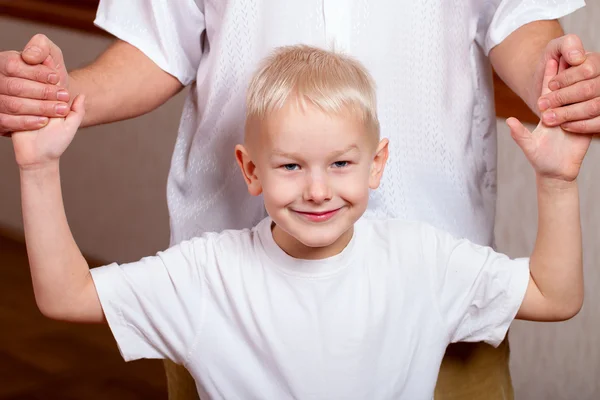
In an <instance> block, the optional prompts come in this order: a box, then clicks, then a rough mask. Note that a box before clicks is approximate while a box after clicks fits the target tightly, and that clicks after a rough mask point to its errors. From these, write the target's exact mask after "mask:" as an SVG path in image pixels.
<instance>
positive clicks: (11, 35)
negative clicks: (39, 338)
mask: <svg viewBox="0 0 600 400" xmlns="http://www.w3.org/2000/svg"><path fill="white" fill-rule="evenodd" d="M37 32H43V33H45V34H46V35H48V36H49V37H50V38H52V40H54V41H55V42H56V43H57V44H58V45H59V46H60V47H61V48H62V50H63V53H64V57H65V62H66V65H67V66H68V67H69V68H75V67H77V66H80V65H84V64H86V63H88V62H90V61H92V60H93V59H94V58H95V57H96V56H97V55H98V54H100V53H101V52H102V50H103V49H104V48H106V47H107V46H108V44H109V43H110V39H108V38H105V37H99V36H95V35H86V34H81V33H79V32H74V31H69V30H64V29H56V28H52V27H48V26H45V25H38V24H30V23H24V22H22V21H18V20H12V19H7V18H2V17H0V49H3V50H4V49H22V48H23V46H24V45H25V44H26V43H27V41H28V40H29V38H30V37H31V36H32V35H33V34H35V33H37ZM183 98H184V97H183V94H179V95H178V96H177V97H176V98H174V99H172V100H171V101H169V102H168V103H167V104H165V105H164V106H162V107H161V108H160V109H158V110H156V111H154V112H153V113H151V114H148V115H146V116H143V117H141V118H137V119H135V120H133V121H126V122H120V123H115V124H110V125H105V126H99V127H93V128H88V129H83V130H81V131H80V132H79V133H78V135H77V137H76V139H75V140H74V142H73V144H72V145H71V147H70V148H69V149H68V150H67V152H66V153H65V155H64V157H63V158H62V160H61V172H62V184H63V190H64V198H65V204H66V208H67V215H68V218H69V222H70V224H71V227H72V230H73V232H74V235H75V238H76V239H77V241H78V243H79V245H80V247H81V248H82V250H83V252H84V253H85V254H88V255H90V256H91V257H94V258H98V259H103V260H118V261H131V260H135V259H138V258H140V257H141V256H143V255H147V254H152V253H154V252H156V251H157V250H160V249H163V248H165V247H166V246H167V245H168V244H169V219H168V214H167V208H166V189H165V188H166V179H167V172H168V169H169V163H170V160H171V153H172V150H173V145H174V141H175V136H176V133H177V126H178V123H179V116H180V113H181V110H182V109H183ZM0 139H3V140H0V171H1V172H0V229H1V230H4V231H7V230H8V231H10V232H12V233H14V234H16V235H20V234H21V233H22V224H21V214H20V204H19V201H20V200H19V191H18V188H19V186H18V178H19V176H18V170H17V168H16V166H15V162H14V156H13V151H12V145H11V143H10V140H8V139H4V138H0Z"/></svg>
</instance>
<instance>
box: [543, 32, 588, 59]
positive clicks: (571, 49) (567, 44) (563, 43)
mask: <svg viewBox="0 0 600 400" xmlns="http://www.w3.org/2000/svg"><path fill="white" fill-rule="evenodd" d="M561 57H562V58H564V59H565V61H566V62H567V63H569V65H572V66H574V65H579V64H581V63H583V62H584V61H585V59H586V54H585V51H584V49H583V43H582V42H581V39H580V38H579V36H577V35H574V34H569V35H564V36H561V37H559V38H556V39H553V40H551V41H550V42H549V43H548V45H547V46H546V59H549V58H553V59H555V60H557V61H558V60H560V58H561Z"/></svg>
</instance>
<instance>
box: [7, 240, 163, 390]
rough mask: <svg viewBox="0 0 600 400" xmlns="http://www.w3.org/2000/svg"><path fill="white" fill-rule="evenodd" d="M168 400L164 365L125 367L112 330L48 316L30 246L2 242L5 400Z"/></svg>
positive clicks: (141, 363) (138, 363) (139, 363)
mask: <svg viewBox="0 0 600 400" xmlns="http://www.w3.org/2000/svg"><path fill="white" fill-rule="evenodd" d="M166 398H167V396H166V382H165V378H164V371H163V369H162V362H161V361H157V360H152V361H150V360H142V361H135V362H132V363H125V362H124V361H123V360H122V358H121V356H120V355H119V352H118V350H117V347H116V345H115V342H114V340H113V338H112V336H111V333H110V331H109V329H108V327H106V326H98V325H75V324H67V323H61V322H56V321H51V320H48V319H46V318H44V317H42V315H41V314H40V313H39V311H38V310H37V308H36V306H35V302H34V298H33V291H32V288H31V280H30V277H29V270H28V264H27V256H26V254H25V248H24V246H23V245H22V244H20V243H17V242H13V241H11V240H7V239H4V238H2V237H0V400H59V399H60V400H83V399H85V400H96V399H98V400H99V399H103V400H105V399H110V400H130V399H131V400H134V399H144V400H146V399H166Z"/></svg>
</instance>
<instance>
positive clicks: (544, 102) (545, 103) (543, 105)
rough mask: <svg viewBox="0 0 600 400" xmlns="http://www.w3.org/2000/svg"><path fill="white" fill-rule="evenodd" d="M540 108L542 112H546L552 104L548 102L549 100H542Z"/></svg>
mask: <svg viewBox="0 0 600 400" xmlns="http://www.w3.org/2000/svg"><path fill="white" fill-rule="evenodd" d="M538 108H539V109H540V111H545V110H547V109H549V108H550V102H549V101H548V99H540V101H538Z"/></svg>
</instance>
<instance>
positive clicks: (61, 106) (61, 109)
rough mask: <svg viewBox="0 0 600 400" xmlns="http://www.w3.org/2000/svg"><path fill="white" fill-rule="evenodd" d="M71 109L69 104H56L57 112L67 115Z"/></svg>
mask: <svg viewBox="0 0 600 400" xmlns="http://www.w3.org/2000/svg"><path fill="white" fill-rule="evenodd" d="M68 111H69V106H68V105H67V104H57V105H56V113H57V114H62V115H65V114H66V113H67V112H68Z"/></svg>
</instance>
